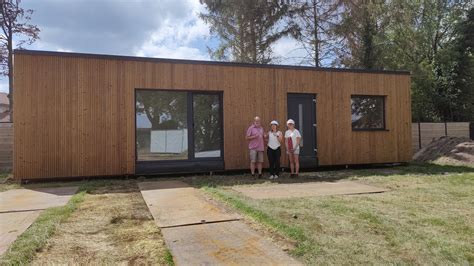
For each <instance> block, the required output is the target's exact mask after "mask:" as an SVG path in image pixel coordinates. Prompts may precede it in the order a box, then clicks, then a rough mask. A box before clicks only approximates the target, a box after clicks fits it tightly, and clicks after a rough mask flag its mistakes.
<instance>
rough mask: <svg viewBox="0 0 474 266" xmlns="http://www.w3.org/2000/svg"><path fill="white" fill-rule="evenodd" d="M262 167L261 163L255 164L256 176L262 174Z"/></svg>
mask: <svg viewBox="0 0 474 266" xmlns="http://www.w3.org/2000/svg"><path fill="white" fill-rule="evenodd" d="M262 166H263V163H257V167H258V174H259V175H261V174H262Z"/></svg>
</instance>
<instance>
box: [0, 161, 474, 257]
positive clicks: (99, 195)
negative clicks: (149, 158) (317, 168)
mask: <svg viewBox="0 0 474 266" xmlns="http://www.w3.org/2000/svg"><path fill="white" fill-rule="evenodd" d="M173 179H178V180H181V181H184V182H187V183H189V184H191V185H194V186H195V187H198V188H201V189H202V191H203V192H204V193H207V194H209V195H211V196H213V197H214V198H216V199H218V200H219V201H221V202H222V203H223V204H227V205H229V206H230V207H231V208H234V209H235V210H236V211H238V212H240V213H242V214H244V216H246V217H247V218H248V220H249V221H251V224H254V225H255V224H256V226H257V227H260V228H263V229H265V230H263V232H265V233H270V234H272V235H273V236H274V239H286V240H288V241H287V243H292V244H294V247H293V248H290V250H289V252H290V253H291V254H292V255H293V256H295V257H296V258H297V259H299V260H301V261H302V262H304V263H305V264H311V265H314V264H388V263H390V264H392V263H396V264H473V263H474V251H473V250H474V249H473V246H474V222H473V221H474V168H470V167H460V166H439V165H410V166H399V167H388V168H373V169H364V170H339V171H323V172H308V173H303V174H301V176H300V177H299V178H296V179H289V178H285V177H283V178H280V179H278V181H273V182H270V181H269V180H262V179H260V180H255V179H252V178H250V177H249V175H234V176H232V175H228V176H215V175H214V176H207V175H200V176H192V177H181V178H173ZM149 180H164V178H159V179H149ZM337 180H357V181H358V182H363V183H367V184H372V185H375V186H379V187H385V188H389V189H390V191H389V192H385V193H380V194H365V195H351V196H324V197H307V198H291V199H271V200H269V199H267V200H254V199H250V198H247V197H246V196H244V195H243V194H240V193H239V192H237V191H235V190H233V187H235V186H263V185H265V186H267V185H272V183H277V182H278V183H304V182H318V181H337ZM138 181H139V180H97V181H83V182H63V183H41V184H31V185H20V184H16V183H13V182H6V183H0V191H3V190H8V189H12V188H18V187H26V188H32V187H51V186H73V185H78V186H80V190H79V192H78V193H77V194H76V195H75V196H74V197H73V198H72V199H71V201H70V202H69V203H68V204H67V205H66V206H64V207H59V208H52V209H48V210H46V211H44V212H43V213H42V214H41V215H40V217H39V218H38V219H37V221H36V222H35V223H34V224H33V225H32V226H31V227H30V228H29V229H28V230H27V231H26V232H25V233H23V234H22V235H21V236H20V237H19V238H18V239H17V241H15V242H14V244H13V245H12V248H11V249H10V251H9V252H7V253H6V254H5V255H4V256H3V257H2V258H0V264H37V265H39V264H41V265H43V264H51V263H54V264H160V265H166V264H172V263H173V261H172V260H173V259H172V256H171V254H170V253H169V251H168V250H167V248H166V246H165V244H164V242H163V239H162V236H161V233H160V230H159V228H158V227H157V226H156V225H155V223H154V221H153V219H152V217H151V215H150V213H149V211H148V209H147V206H146V204H145V203H144V201H143V198H142V197H141V194H140V192H139V190H138V187H137V182H138ZM294 217H296V218H294Z"/></svg>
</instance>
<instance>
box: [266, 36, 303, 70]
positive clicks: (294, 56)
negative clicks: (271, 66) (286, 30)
mask: <svg viewBox="0 0 474 266" xmlns="http://www.w3.org/2000/svg"><path fill="white" fill-rule="evenodd" d="M272 51H273V54H274V55H275V56H276V57H277V59H276V60H274V61H275V63H278V64H285V65H300V64H301V62H302V61H303V59H304V57H305V56H306V55H307V54H306V51H305V50H304V49H303V48H302V47H301V45H300V44H299V43H298V42H297V41H296V40H295V39H292V38H290V37H284V38H282V39H280V40H278V41H277V42H276V43H275V44H274V45H273V46H272Z"/></svg>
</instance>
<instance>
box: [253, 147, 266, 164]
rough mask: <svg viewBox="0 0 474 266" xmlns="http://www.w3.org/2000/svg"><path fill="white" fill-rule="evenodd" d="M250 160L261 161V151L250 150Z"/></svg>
mask: <svg viewBox="0 0 474 266" xmlns="http://www.w3.org/2000/svg"><path fill="white" fill-rule="evenodd" d="M250 161H251V162H252V163H255V162H259V163H263V151H256V150H250Z"/></svg>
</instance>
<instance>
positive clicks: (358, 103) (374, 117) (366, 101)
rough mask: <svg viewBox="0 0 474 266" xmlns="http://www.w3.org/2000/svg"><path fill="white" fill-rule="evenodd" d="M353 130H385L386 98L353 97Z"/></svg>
mask: <svg viewBox="0 0 474 266" xmlns="http://www.w3.org/2000/svg"><path fill="white" fill-rule="evenodd" d="M351 111H352V129H353V130H383V129H385V96H366V95H353V96H352V97H351Z"/></svg>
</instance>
